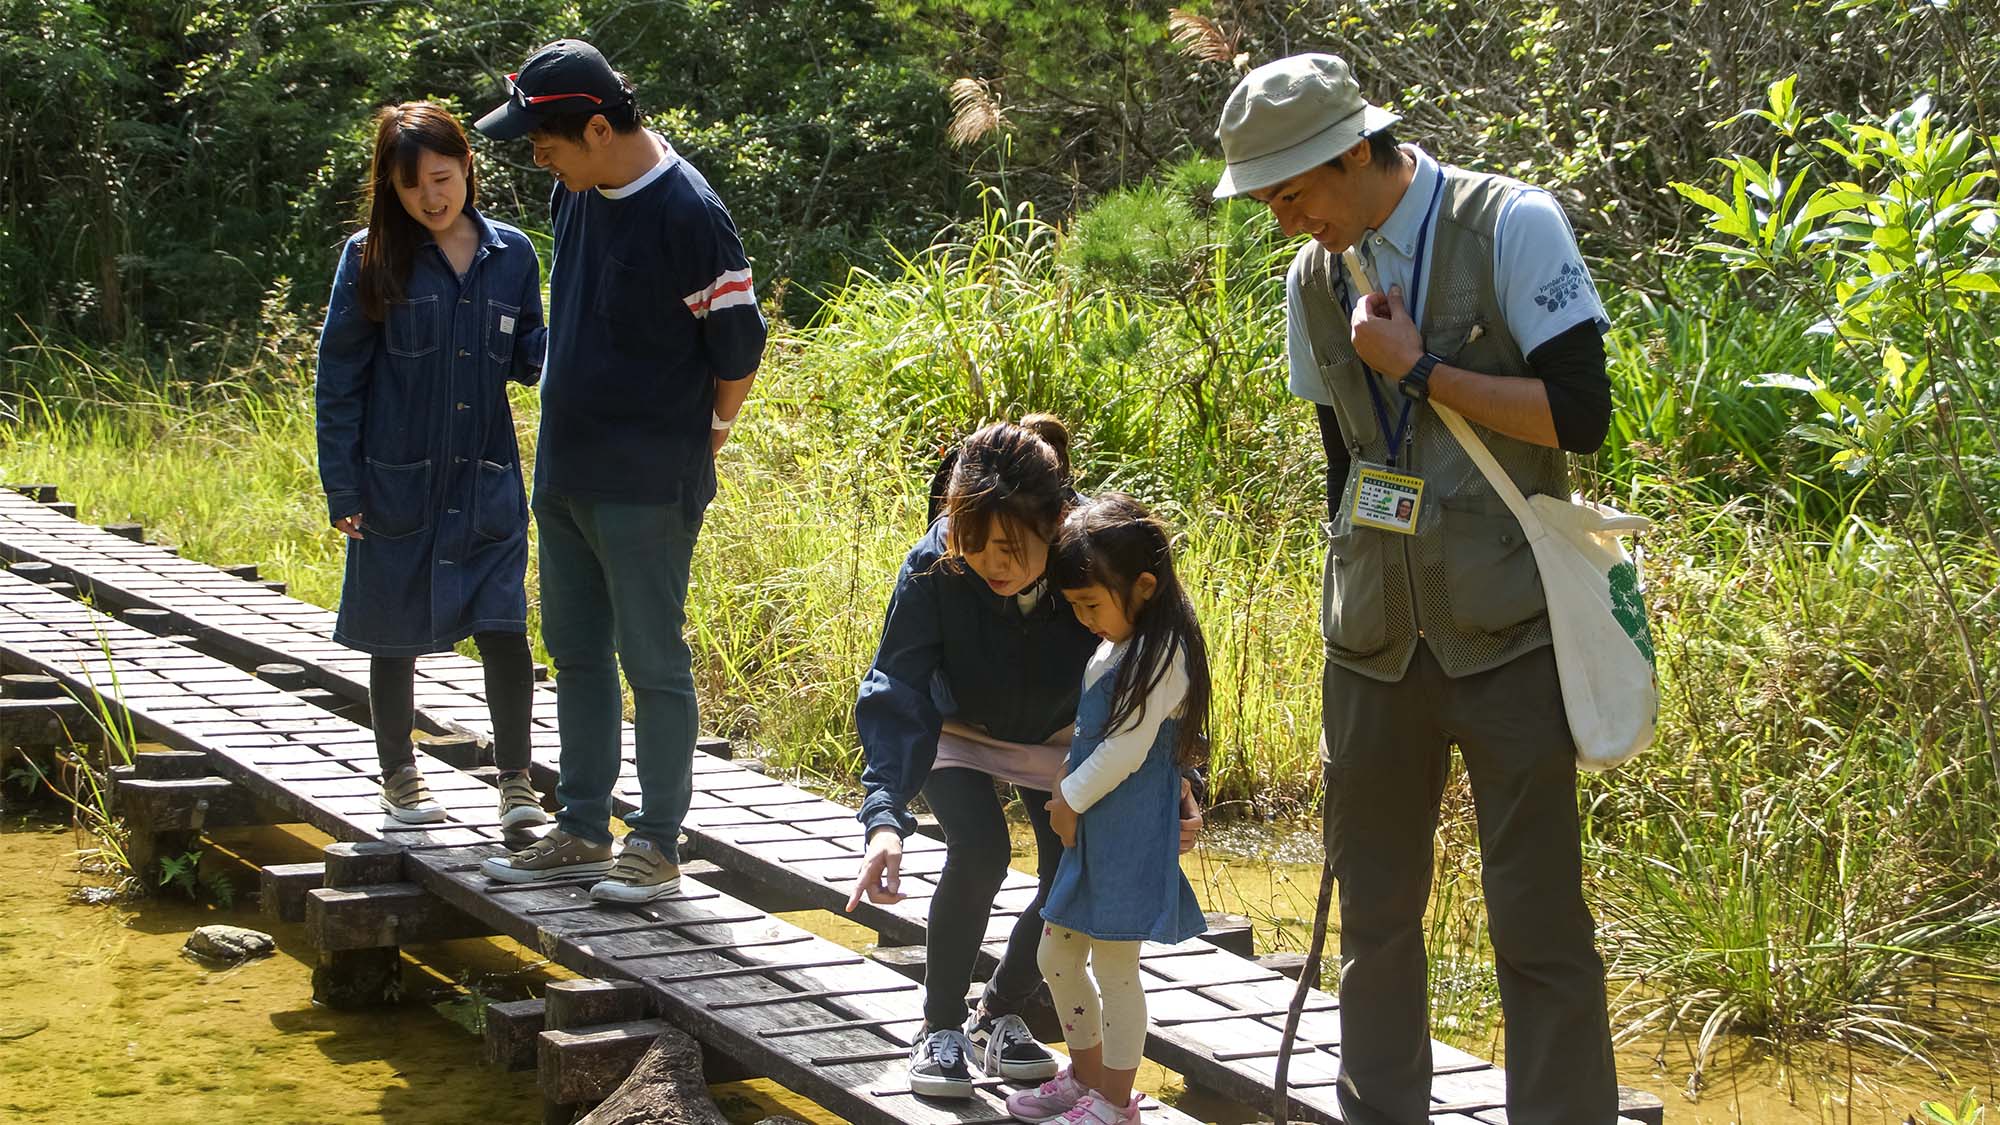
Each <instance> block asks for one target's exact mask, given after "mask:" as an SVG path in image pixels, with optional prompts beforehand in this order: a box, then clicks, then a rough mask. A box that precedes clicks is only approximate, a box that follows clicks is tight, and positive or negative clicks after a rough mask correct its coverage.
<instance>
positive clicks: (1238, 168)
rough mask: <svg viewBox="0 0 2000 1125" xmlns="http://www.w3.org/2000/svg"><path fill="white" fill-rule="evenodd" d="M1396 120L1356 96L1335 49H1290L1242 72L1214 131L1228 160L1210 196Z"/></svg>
mask: <svg viewBox="0 0 2000 1125" xmlns="http://www.w3.org/2000/svg"><path fill="white" fill-rule="evenodd" d="M1400 120H1402V119H1401V118H1400V117H1398V116H1397V115H1396V114H1393V113H1390V112H1389V111H1388V110H1386V109H1383V108H1382V107H1380V106H1376V105H1370V104H1369V103H1368V101H1367V100H1366V99H1365V98H1363V97H1362V96H1361V87H1360V85H1358V84H1357V83H1356V82H1355V81H1354V75H1353V74H1352V73H1351V72H1349V70H1348V69H1347V63H1346V62H1345V61H1344V60H1342V59H1341V58H1340V57H1339V56H1338V55H1319V54H1310V55H1292V56H1291V57H1289V58H1283V59H1279V60H1278V61H1276V62H1268V63H1265V64H1264V65H1263V66H1260V67H1258V68H1257V69H1255V70H1253V71H1251V72H1250V73H1248V74H1246V75H1244V76H1243V81H1241V82H1238V83H1237V84H1236V89H1234V90H1232V91H1230V94H1229V102H1228V104H1226V105H1224V106H1223V107H1222V124H1221V125H1220V126H1218V127H1217V128H1216V130H1215V138H1216V140H1219V141H1221V142H1222V155H1223V158H1224V159H1225V160H1227V161H1228V162H1229V166H1228V167H1227V168H1225V169H1223V172H1222V180H1221V182H1219V183H1217V184H1216V185H1215V198H1217V199H1225V198H1227V197H1229V196H1232V195H1242V194H1243V193H1244V192H1246V191H1256V190H1258V189H1259V188H1267V187H1270V186H1271V185H1273V184H1279V183H1283V182H1284V181H1286V180H1288V179H1291V178H1292V177H1293V176H1296V175H1298V174H1299V173H1300V172H1303V171H1305V170H1306V169H1308V168H1311V167H1313V166H1314V165H1317V164H1324V163H1326V162H1327V161H1329V160H1332V159H1333V158H1335V157H1337V156H1339V155H1340V154H1341V153H1343V152H1346V151H1347V150H1348V149H1350V148H1353V147H1354V146H1355V144H1356V143H1357V142H1359V141H1361V140H1362V139H1364V138H1366V137H1368V136H1370V135H1372V134H1374V133H1378V132H1380V131H1382V130H1383V129H1386V128H1388V127H1389V126H1391V125H1394V124H1395V123H1396V122H1398V121H1400Z"/></svg>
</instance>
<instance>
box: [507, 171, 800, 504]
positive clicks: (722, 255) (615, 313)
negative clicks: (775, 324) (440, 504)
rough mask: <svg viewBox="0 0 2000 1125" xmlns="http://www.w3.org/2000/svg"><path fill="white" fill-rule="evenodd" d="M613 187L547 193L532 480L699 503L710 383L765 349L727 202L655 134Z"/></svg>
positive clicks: (709, 490) (709, 473) (574, 489)
mask: <svg viewBox="0 0 2000 1125" xmlns="http://www.w3.org/2000/svg"><path fill="white" fill-rule="evenodd" d="M660 144H661V147H662V148H664V149H665V150H666V157H665V158H664V159H663V160H662V161H661V162H660V163H659V164H658V165H656V166H655V167H654V168H653V169H652V170H651V171H649V172H648V173H646V175H644V176H641V177H640V178H639V179H637V180H635V181H633V182H632V183H630V184H627V185H626V186H624V187H622V188H616V189H598V190H591V191H583V192H572V191H569V190H567V189H565V188H563V187H562V185H560V184H558V185H556V188H555V193H554V196H553V197H552V198H551V200H550V202H549V212H550V217H551V218H552V219H553V221H554V226H555V256H554V258H553V260H552V262H551V265H550V267H549V317H548V323H549V348H548V362H547V365H546V366H545V367H544V369H543V372H542V425H541V437H540V440H539V442H538V445H537V451H536V457H535V487H536V489H538V490H544V489H545V490H548V491H552V492H555V493H558V494H561V495H564V496H571V497H576V498H579V499H586V500H613V501H624V502H631V503H673V502H675V501H678V500H681V499H683V497H684V496H685V497H686V498H687V499H689V500H690V501H692V502H694V503H697V504H706V503H707V502H708V500H709V499H710V498H711V497H712V496H713V495H714V493H715V467H714V464H713V461H712V459H711V457H710V454H709V415H710V412H711V411H712V410H713V408H714V405H715V381H716V380H718V379H722V380H734V379H743V378H747V377H748V376H750V375H751V374H752V373H754V372H755V371H756V370H757V363H758V360H759V359H760V358H761V357H762V355H763V352H764V336H765V326H764V317H763V315H762V314H761V313H759V312H758V311H757V296H756V291H755V289H754V288H753V287H752V284H751V277H750V262H749V259H748V258H746V257H745V256H744V253H743V243H742V241H741V240H740V239H738V238H737V236H736V224H735V223H734V222H733V221H731V219H730V217H729V210H728V208H726V207H724V206H723V205H722V200H721V199H720V198H718V197H717V196H716V194H715V191H714V189H712V188H710V187H709V186H708V181H707V180H704V179H702V177H701V173H699V172H697V171H695V170H694V167H693V166H692V165H690V164H689V163H688V162H687V161H685V160H683V159H681V158H680V156H679V155H678V154H676V153H675V152H674V151H673V149H672V148H671V147H670V146H668V145H667V144H666V142H665V141H661V142H660Z"/></svg>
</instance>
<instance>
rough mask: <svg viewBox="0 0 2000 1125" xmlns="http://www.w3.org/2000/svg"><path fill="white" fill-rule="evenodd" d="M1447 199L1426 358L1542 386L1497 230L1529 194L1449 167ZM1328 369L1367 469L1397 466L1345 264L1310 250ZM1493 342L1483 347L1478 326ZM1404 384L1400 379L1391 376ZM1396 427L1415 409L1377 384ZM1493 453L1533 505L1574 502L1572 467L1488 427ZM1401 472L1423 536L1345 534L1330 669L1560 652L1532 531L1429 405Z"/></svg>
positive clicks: (1379, 670) (1459, 670)
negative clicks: (1359, 345)
mask: <svg viewBox="0 0 2000 1125" xmlns="http://www.w3.org/2000/svg"><path fill="white" fill-rule="evenodd" d="M1440 172H1441V173H1442V175H1443V176H1444V192H1443V198H1442V199H1441V200H1440V202H1439V204H1438V214H1437V218H1436V220H1435V229H1434V232H1433V234H1432V238H1433V240H1434V241H1433V244H1432V248H1431V259H1430V264H1429V266H1428V267H1426V268H1427V271H1428V274H1429V279H1430V280H1429V282H1428V286H1429V287H1428V289H1427V290H1426V294H1425V297H1424V301H1423V306H1422V308H1423V314H1424V319H1423V324H1422V325H1420V326H1419V327H1420V329H1421V331H1422V332H1423V338H1424V347H1425V348H1426V349H1427V350H1429V351H1431V352H1434V353H1436V354H1437V355H1439V356H1442V357H1443V358H1444V359H1445V360H1446V361H1447V362H1449V363H1450V364H1451V365H1452V366H1454V367H1461V368H1465V369H1467V370H1471V371H1479V372H1483V373H1485V374H1488V375H1528V374H1529V371H1528V365H1527V361H1526V359H1525V358H1524V357H1523V356H1522V354H1521V348H1520V345H1519V344H1518V343H1516V342H1515V339H1514V335H1513V333H1512V332H1510V331H1508V329H1507V322H1506V320H1505V319H1504V318H1503V316H1502V315H1501V310H1500V305H1499V300H1498V298H1497V297H1496V296H1495V295H1494V286H1493V232H1494V229H1495V227H1496V226H1497V224H1498V221H1499V217H1500V214H1501V212H1502V211H1503V210H1504V209H1505V205H1506V203H1507V201H1508V200H1509V199H1510V198H1511V197H1512V196H1513V195H1514V194H1515V193H1516V192H1519V191H1523V190H1527V185H1525V184H1522V183H1520V182H1519V181H1516V180H1510V179H1507V178H1504V177H1501V176H1489V175H1482V174H1480V173H1476V172H1467V171H1465V170H1463V169H1459V168H1452V167H1447V166H1440ZM1297 268H1298V271H1299V275H1300V278H1301V286H1302V294H1301V295H1302V296H1303V297H1304V302H1303V303H1304V307H1305V314H1306V330H1307V333H1308V335H1309V337H1310V339H1311V340H1312V348H1313V359H1314V361H1315V362H1316V363H1317V365H1318V367H1319V375H1320V378H1321V379H1322V380H1324V381H1325V386H1326V389H1327V390H1328V391H1330V392H1331V394H1330V395H1329V397H1330V398H1331V399H1332V400H1333V410H1334V413H1335V415H1336V416H1337V417H1338V418H1339V420H1340V433H1341V438H1342V440H1344V441H1345V442H1346V443H1347V451H1348V454H1349V455H1350V456H1352V457H1353V458H1354V459H1355V460H1356V461H1372V462H1376V463H1378V464H1379V463H1381V462H1383V461H1385V460H1387V458H1388V451H1389V443H1388V435H1386V434H1384V433H1383V432H1382V426H1381V424H1380V423H1379V422H1378V421H1377V420H1376V415H1375V409H1374V406H1373V404H1372V401H1371V400H1370V398H1369V394H1368V386H1367V384H1366V383H1365V382H1364V381H1363V380H1366V379H1370V378H1374V376H1373V375H1371V374H1369V372H1368V370H1367V369H1366V367H1365V366H1364V365H1363V364H1362V363H1361V360H1360V358H1359V357H1358V356H1356V355H1355V353H1354V346H1353V343H1352V342H1351V338H1350V335H1349V325H1348V317H1347V315H1346V312H1345V311H1344V310H1343V308H1342V305H1341V301H1340V297H1339V292H1340V288H1339V277H1340V275H1339V273H1337V272H1336V271H1339V270H1340V269H1341V265H1340V262H1339V259H1337V258H1336V257H1334V256H1333V255H1331V254H1329V253H1328V252H1327V251H1326V249H1325V248H1324V247H1321V246H1320V245H1319V244H1317V243H1309V244H1308V245H1307V246H1306V248H1305V249H1304V250H1302V251H1300V253H1299V260H1298V263H1297ZM1475 327H1477V328H1478V329H1479V332H1478V334H1477V336H1476V337H1475V336H1474V331H1473V330H1474V328H1475ZM1387 374H1388V375H1389V376H1390V378H1391V379H1392V380H1393V379H1394V378H1398V377H1400V376H1401V374H1402V373H1401V372H1389V373H1387ZM1377 389H1378V390H1380V391H1381V392H1382V396H1383V401H1384V404H1385V405H1386V406H1387V407H1388V409H1389V419H1390V425H1392V426H1393V425H1395V421H1396V418H1397V417H1398V416H1399V415H1400V413H1401V412H1402V404H1403V402H1404V401H1405V400H1404V399H1403V398H1402V396H1401V395H1400V394H1399V393H1398V392H1397V389H1396V386H1395V384H1394V382H1392V381H1386V380H1384V381H1378V382H1377ZM1472 428H1473V430H1474V431H1475V432H1476V433H1478V434H1479V436H1480V437H1481V438H1483V439H1485V441H1486V445H1487V448H1489V449H1491V450H1492V451H1493V456H1494V458H1495V459H1496V460H1498V461H1499V462H1500V465H1501V466H1502V467H1503V468H1505V469H1506V470H1507V474H1508V475H1509V476H1511V477H1513V478H1514V483H1515V484H1516V485H1518V486H1519V487H1520V489H1521V491H1522V492H1523V493H1525V494H1527V495H1530V496H1532V495H1534V494H1536V493H1547V494H1549V495H1552V496H1563V497H1567V496H1569V494H1570V484H1569V470H1568V459H1567V457H1566V455H1565V454H1564V453H1563V452H1562V451H1561V450H1559V449H1549V448H1546V447H1543V446H1538V445H1531V444H1529V443H1527V442H1524V441H1518V440H1516V439H1514V438H1510V437H1505V436H1503V435H1501V434H1497V433H1494V432H1493V431H1491V430H1489V429H1487V428H1486V427H1484V426H1481V425H1479V424H1477V423H1473V425H1472ZM1410 429H1411V431H1412V432H1411V433H1410V435H1409V436H1408V437H1407V438H1406V439H1405V444H1404V446H1403V449H1402V451H1401V453H1400V454H1399V455H1398V457H1397V461H1396V467H1397V470H1398V471H1401V472H1409V473H1414V474H1417V475H1419V476H1422V477H1423V478H1424V494H1423V509H1424V510H1423V512H1422V513H1421V516H1420V519H1419V521H1418V528H1417V533H1416V534H1415V535H1404V534H1401V533H1398V532H1392V531H1380V530H1377V529H1374V528H1369V527H1353V528H1351V529H1349V530H1347V531H1346V532H1344V533H1341V534H1336V535H1333V536H1332V537H1331V538H1330V541H1329V543H1328V547H1327V556H1326V572H1325V575H1324V578H1323V580H1322V582H1323V584H1322V588H1321V603H1320V604H1321V618H1322V619H1321V626H1322V632H1323V633H1324V635H1325V638H1326V657H1327V659H1328V660H1330V661H1333V662H1334V663H1336V664H1339V665H1340V666H1342V667H1344V668H1348V669H1350V670H1352V671H1355V672H1358V673H1360V674H1362V675H1364V676H1369V677H1372V678H1374V679H1378V680H1389V681H1393V680H1399V679H1401V678H1402V676H1403V673H1404V672H1405V670H1407V669H1408V668H1409V664H1410V658H1411V657H1412V656H1413V655H1415V653H1416V647H1417V640H1418V638H1419V637H1421V638H1422V639H1423V640H1424V641H1425V642H1426V643H1428V644H1429V645H1430V649H1431V654H1432V655H1433V656H1435V657H1436V658H1437V662H1438V664H1439V666H1440V667H1442V668H1443V669H1444V671H1445V674H1446V675H1449V676H1454V677H1457V676H1466V675H1471V674H1473V673H1475V672H1484V671H1486V670H1488V669H1491V668H1497V667H1499V666H1500V665H1502V664H1505V663H1507V662H1508V661H1510V660H1512V659H1514V658H1515V657H1517V656H1520V655H1521V654H1523V653H1526V652H1529V651H1531V650H1533V649H1536V648H1539V647H1541V646H1542V645H1546V644H1548V643H1549V621H1548V614H1547V603H1546V601H1545V600H1544V598H1543V595H1542V582H1541V573H1540V571H1539V570H1538V569H1537V568H1536V566H1535V556H1534V552H1533V550H1531V549H1530V548H1529V546H1528V543H1527V540H1526V538H1525V537H1524V536H1523V535H1522V534H1521V525H1520V523H1519V522H1518V521H1516V520H1515V519H1514V516H1513V514H1512V513H1510V512H1508V510H1507V505H1506V504H1505V503H1504V502H1503V501H1502V500H1501V499H1500V498H1499V497H1498V496H1497V495H1495V494H1494V492H1493V488H1492V486H1491V485H1489V484H1488V483H1487V482H1486V478H1485V476H1484V475H1483V474H1481V473H1480V471H1479V467H1478V466H1477V465H1475V464H1473V463H1472V460H1471V459H1470V458H1469V457H1467V456H1466V455H1465V451H1464V449H1463V448H1462V447H1461V446H1460V445H1459V444H1458V440H1457V439H1456V438H1454V437H1452V435H1451V431H1450V430H1447V429H1445V426H1444V423H1443V422H1442V421H1440V420H1439V419H1438V416H1437V412H1436V411H1434V410H1432V409H1431V408H1430V406H1429V405H1428V404H1424V403H1419V404H1418V405H1417V406H1416V408H1415V409H1414V410H1412V411H1411V419H1410Z"/></svg>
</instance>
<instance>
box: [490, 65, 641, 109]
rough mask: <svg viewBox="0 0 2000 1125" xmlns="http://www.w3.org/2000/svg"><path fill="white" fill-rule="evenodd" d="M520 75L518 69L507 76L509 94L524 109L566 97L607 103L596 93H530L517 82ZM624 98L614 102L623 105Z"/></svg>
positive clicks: (599, 103)
mask: <svg viewBox="0 0 2000 1125" xmlns="http://www.w3.org/2000/svg"><path fill="white" fill-rule="evenodd" d="M519 77H521V75H520V72H518V71H516V72H515V73H513V74H510V75H508V76H507V96H508V97H509V98H512V99H513V101H514V104H515V105H517V106H520V107H521V108H522V109H528V108H530V107H532V106H538V105H541V104H543V103H545V102H559V101H562V100H563V99H565V98H583V99H586V100H587V101H589V102H590V103H591V104H592V105H598V106H601V105H604V104H605V101H604V99H603V98H600V97H598V96H597V95H596V94H530V93H528V92H527V91H526V90H523V89H521V87H520V86H519V85H517V84H516V83H515V79H517V78H519ZM624 100H625V99H623V98H619V99H617V101H616V102H614V103H612V104H619V105H622V104H623V103H624Z"/></svg>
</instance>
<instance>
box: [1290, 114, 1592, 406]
mask: <svg viewBox="0 0 2000 1125" xmlns="http://www.w3.org/2000/svg"><path fill="white" fill-rule="evenodd" d="M1403 152H1404V153H1405V154H1406V155H1408V156H1410V157H1412V158H1413V159H1415V160H1416V162H1417V170H1416V174H1415V175H1414V176H1413V177H1411V179H1410V186H1409V187H1408V188H1407V189H1406V190H1405V191H1404V192H1403V198H1402V200H1401V201H1400V202H1398V203H1397V204H1396V209H1395V210H1393V211H1391V212H1389V217H1388V219H1386V220H1384V221H1383V223H1382V225H1381V226H1380V227H1376V228H1373V229H1370V230H1366V231H1363V232H1362V234H1361V240H1360V241H1359V242H1357V243H1356V244H1355V248H1356V250H1358V251H1359V252H1360V254H1361V260H1362V262H1363V264H1365V265H1366V266H1367V267H1368V270H1369V272H1370V273H1372V274H1373V275H1374V278H1375V284H1376V285H1378V286H1380V287H1381V289H1382V290H1383V291H1384V292H1387V291H1388V290H1389V289H1390V288H1392V287H1394V286H1398V285H1400V286H1402V287H1403V303H1404V304H1405V305H1407V306H1408V307H1409V309H1410V312H1411V314H1412V315H1413V316H1415V317H1416V318H1417V321H1418V323H1419V324H1421V323H1422V322H1423V295H1422V294H1420V293H1415V292H1413V286H1412V285H1411V279H1412V277H1413V276H1414V275H1415V273H1416V254H1417V251H1418V245H1417V243H1418V242H1419V240H1420V235H1421V232H1422V231H1423V229H1424V226H1425V222H1426V220H1429V225H1430V237H1429V238H1426V239H1421V241H1423V243H1424V245H1423V247H1422V250H1423V256H1424V267H1423V268H1424V288H1426V289H1428V288H1430V268H1431V263H1430V258H1431V255H1432V253H1433V252H1434V251H1435V249H1436V244H1437V220H1436V215H1435V210H1436V208H1437V207H1438V206H1439V205H1441V204H1442V202H1443V197H1442V196H1441V195H1440V194H1439V193H1438V191H1437V186H1438V178H1439V177H1440V176H1442V175H1443V174H1444V173H1443V171H1442V170H1441V169H1440V168H1439V167H1438V162H1437V161H1436V160H1434V159H1432V157H1431V155H1430V154H1429V153H1427V152H1425V151H1424V150H1423V149H1421V148H1418V147H1417V146H1416V145H1404V146H1403ZM1312 249H1313V247H1312V244H1311V243H1310V242H1308V243H1307V244H1306V245H1305V246H1304V247H1301V248H1300V251H1299V256H1298V257H1297V258H1295V259H1293V261H1292V268H1291V269H1290V271H1288V272H1287V273H1286V275H1285V354H1286V358H1287V366H1288V367H1289V369H1290V371H1291V381H1290V389H1291V392H1292V393H1293V394H1295V395H1297V396H1299V397H1300V398H1304V399H1310V400H1311V401H1313V402H1317V403H1320V404H1321V405H1324V406H1332V405H1333V401H1332V392H1330V391H1329V390H1328V389H1327V387H1326V383H1325V380H1323V379H1321V378H1320V374H1319V364H1318V361H1317V360H1315V359H1314V358H1313V351H1312V341H1311V340H1310V339H1309V338H1308V337H1307V334H1306V316H1305V296H1304V294H1303V292H1302V291H1301V288H1300V277H1301V276H1302V271H1303V269H1304V262H1305V258H1306V255H1307V254H1309V253H1310V252H1311V251H1312ZM1493 291H1494V295H1495V296H1496V297H1497V298H1498V299H1499V303H1500V309H1501V313H1502V315H1503V316H1504V317H1505V318H1506V321H1507V330H1508V331H1509V332H1511V333H1513V335H1514V339H1515V340H1516V341H1518V342H1519V343H1520V345H1521V354H1522V355H1527V354H1528V353H1530V352H1532V351H1534V350H1535V349H1536V348H1538V347H1541V346H1542V345H1543V344H1545V343H1548V342H1549V341H1550V340H1552V339H1554V338H1556V337H1557V336H1560V335H1561V334H1563V333H1564V332H1566V331H1568V330H1569V329H1571V328H1574V327H1575V326H1577V325H1578V324H1581V323H1583V322H1584V321H1586V320H1594V321H1596V322H1597V328H1598V331H1600V332H1604V331H1608V330H1610V328H1611V320H1610V318H1609V317H1607V316H1605V313H1604V303H1603V302H1602V301H1601V300H1599V299H1598V296H1597V286H1596V285H1595V284H1594V283H1592V281H1591V279H1590V270H1589V268H1588V267H1586V266H1585V265H1584V264H1583V254H1582V253H1581V252H1580V251H1578V250H1577V248H1576V234H1575V232H1573V231H1572V230H1571V229H1570V225H1569V219H1568V218H1566V217H1565V216H1564V215H1563V212H1562V207H1561V205H1559V204H1558V203H1556V200H1555V197H1554V196H1552V195H1550V194H1549V193H1548V192H1546V191H1543V190H1541V189H1540V188H1528V189H1527V190H1525V191H1519V192H1516V193H1514V196H1513V198H1512V199H1509V200H1508V201H1507V203H1506V205H1505V207H1504V208H1503V209H1502V211H1501V212H1500V219H1499V221H1498V223H1496V224H1495V226H1494V231H1493ZM1337 294H1338V289H1337V288H1336V299H1338V296H1337ZM1384 374H1386V375H1388V376H1390V377H1392V378H1394V377H1396V376H1399V375H1401V374H1402V373H1401V372H1399V371H1391V372H1385V373H1384Z"/></svg>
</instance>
